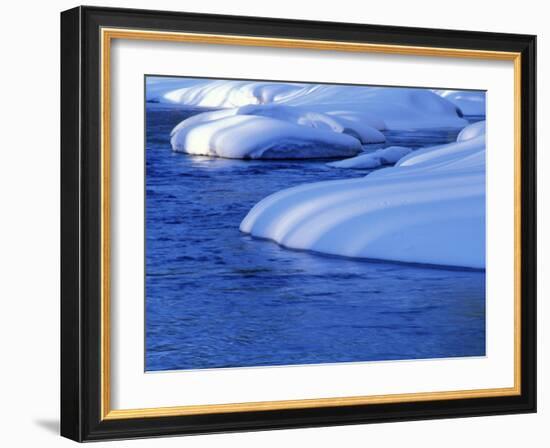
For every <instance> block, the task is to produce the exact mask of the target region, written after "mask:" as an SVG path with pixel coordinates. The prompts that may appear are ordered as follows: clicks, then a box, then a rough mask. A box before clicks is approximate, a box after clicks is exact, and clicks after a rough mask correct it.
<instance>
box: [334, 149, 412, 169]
mask: <svg viewBox="0 0 550 448" xmlns="http://www.w3.org/2000/svg"><path fill="white" fill-rule="evenodd" d="M410 152H412V149H411V148H405V147H403V146H389V147H387V148H384V149H378V150H376V151H374V152H371V153H367V154H360V155H358V156H356V157H352V158H351V159H344V160H339V161H337V162H330V163H327V165H328V166H331V167H334V168H353V169H372V168H378V167H380V166H382V165H393V164H394V163H396V162H397V161H398V160H399V159H401V158H403V157H404V156H406V155H407V154H409V153H410Z"/></svg>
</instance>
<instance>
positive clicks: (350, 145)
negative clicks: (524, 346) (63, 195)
mask: <svg viewBox="0 0 550 448" xmlns="http://www.w3.org/2000/svg"><path fill="white" fill-rule="evenodd" d="M452 87H453V86H434V87H433V88H427V87H417V86H400V87H395V86H381V85H350V84H329V83H315V82H302V81H292V80H291V81H289V80H255V79H253V80H250V79H220V78H194V77H182V76H169V75H162V76H161V75H158V74H146V75H145V76H144V100H143V107H144V110H145V114H144V115H145V142H146V143H145V145H146V147H145V161H144V164H145V168H144V169H145V371H146V372H159V371H171V370H192V369H220V368H244V367H270V366H272V367H274V366H292V365H311V364H332V363H360V362H381V361H386V362H389V361H393V362H396V361H404V360H412V359H414V360H422V359H436V358H458V357H484V356H486V281H485V280H486V279H485V268H486V263H485V260H486V254H485V248H486V238H485V234H486V157H485V150H486V141H485V140H486V139H485V120H486V92H485V91H484V90H457V89H453V88H452ZM135 150H136V151H139V150H140V148H135Z"/></svg>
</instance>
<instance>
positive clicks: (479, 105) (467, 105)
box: [436, 90, 485, 115]
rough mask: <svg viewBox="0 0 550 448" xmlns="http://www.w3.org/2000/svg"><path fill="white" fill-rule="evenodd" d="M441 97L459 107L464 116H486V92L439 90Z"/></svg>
mask: <svg viewBox="0 0 550 448" xmlns="http://www.w3.org/2000/svg"><path fill="white" fill-rule="evenodd" d="M436 92H437V93H438V94H439V95H441V97H443V98H445V99H446V100H448V101H450V102H451V103H453V104H454V105H456V106H458V107H459V108H460V110H461V111H462V113H463V114H464V115H485V92H481V91H478V90H476V91H470V90H437V91H436Z"/></svg>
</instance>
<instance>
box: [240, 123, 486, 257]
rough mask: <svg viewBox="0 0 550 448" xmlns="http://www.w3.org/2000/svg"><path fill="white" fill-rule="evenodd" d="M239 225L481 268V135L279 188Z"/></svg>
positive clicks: (298, 245)
mask: <svg viewBox="0 0 550 448" xmlns="http://www.w3.org/2000/svg"><path fill="white" fill-rule="evenodd" d="M474 126H475V125H474ZM478 126H479V125H478ZM240 229H241V231H242V232H245V233H249V234H251V235H253V236H256V237H261V238H268V239H271V240H273V241H275V242H277V243H279V244H281V245H282V246H285V247H288V248H294V249H305V250H312V251H316V252H321V253H325V254H332V255H340V256H346V257H358V258H367V259H380V260H391V261H401V262H414V263H428V264H436V265H446V266H456V267H469V268H484V267H485V137H484V135H483V134H481V135H477V136H476V137H473V138H471V139H469V140H464V141H461V142H457V143H451V144H448V145H442V146H438V147H435V148H424V149H421V150H419V151H415V152H412V153H410V154H409V155H407V156H405V157H404V158H402V159H401V160H400V161H399V162H398V163H397V164H396V166H394V167H390V168H386V169H381V170H378V171H375V172H373V173H371V174H369V175H367V176H366V177H363V178H359V179H352V180H341V181H326V182H318V183H312V184H305V185H301V186H298V187H294V188H289V189H286V190H282V191H279V192H277V193H275V194H273V195H270V196H268V197H267V198H265V199H263V200H262V201H260V202H259V203H258V204H257V205H256V206H254V207H253V208H252V210H251V211H250V212H249V213H248V215H247V216H246V217H245V218H244V220H243V221H242V223H241V226H240Z"/></svg>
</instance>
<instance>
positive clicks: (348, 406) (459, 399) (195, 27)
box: [61, 7, 536, 441]
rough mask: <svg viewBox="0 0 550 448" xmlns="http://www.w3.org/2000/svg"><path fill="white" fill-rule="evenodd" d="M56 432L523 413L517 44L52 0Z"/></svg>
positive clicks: (524, 49) (523, 59) (530, 295)
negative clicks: (57, 93)
mask: <svg viewBox="0 0 550 448" xmlns="http://www.w3.org/2000/svg"><path fill="white" fill-rule="evenodd" d="M61 62H62V65H61V105H62V108H61V109H62V116H61V171H62V174H61V175H62V179H61V181H62V191H61V206H62V207H61V209H62V216H61V232H62V261H61V271H62V291H61V302H62V303H61V312H62V329H61V350H62V365H61V371H62V372H61V373H62V378H61V382H62V384H61V412H62V415H61V433H62V435H64V436H66V437H69V438H71V439H74V440H77V441H89V440H100V439H118V438H134V437H149V436H159V435H177V434H182V435H183V434H195V433H210V432H228V431H244V430H258V429H276V428H294V427H311V426H326V425H338V424H354V423H369V422H389V421H398V420H413V419H431V418H444V417H461V416H477V415H495V414H507V413H522V412H535V410H536V316H535V312H536V309H535V308H536V249H535V247H536V246H535V243H536V228H535V223H536V219H535V218H536V211H535V207H536V201H535V184H536V182H535V125H536V120H535V102H536V99H535V88H536V86H535V72H536V71H535V37H534V36H529V35H515V34H496V33H482V32H471V31H449V30H435V29H419V28H403V27H391V26H378V25H377V26H372V25H359V24H347V23H327V22H309V21H291V20H279V19H266V18H252V17H232V16H217V15H202V14H188V13H175V12H161V11H142V10H124V9H109V8H95V7H78V8H75V9H72V10H69V11H65V12H63V13H62V14H61Z"/></svg>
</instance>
